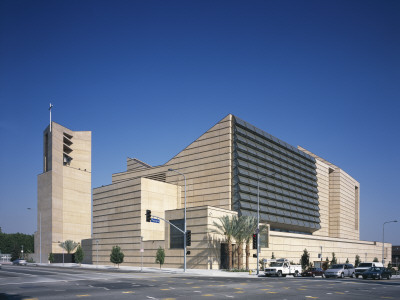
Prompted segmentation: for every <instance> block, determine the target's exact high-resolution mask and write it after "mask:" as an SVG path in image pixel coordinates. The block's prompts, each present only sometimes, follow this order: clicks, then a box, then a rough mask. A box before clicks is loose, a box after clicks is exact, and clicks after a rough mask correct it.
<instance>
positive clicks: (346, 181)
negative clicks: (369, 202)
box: [329, 168, 360, 240]
mask: <svg viewBox="0 0 400 300" xmlns="http://www.w3.org/2000/svg"><path fill="white" fill-rule="evenodd" d="M356 187H357V191H358V192H357V193H359V183H358V182H357V181H355V180H354V179H353V178H351V177H350V176H349V175H348V174H347V173H346V172H344V171H343V170H341V169H339V168H337V169H335V170H333V171H332V172H331V173H330V176H329V188H330V193H329V209H330V224H329V225H330V236H331V237H338V238H344V239H356V240H358V239H359V237H360V233H359V224H358V223H359V219H358V215H359V204H358V205H357V204H356V193H355V190H356ZM357 198H358V199H359V197H357ZM358 201H359V200H358Z"/></svg>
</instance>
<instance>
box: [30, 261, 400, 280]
mask: <svg viewBox="0 0 400 300" xmlns="http://www.w3.org/2000/svg"><path fill="white" fill-rule="evenodd" d="M28 265H36V266H42V267H49V268H51V267H58V268H63V267H64V268H74V269H92V270H95V269H98V270H113V271H117V272H118V271H119V270H120V271H123V272H127V271H134V272H140V271H141V268H140V267H132V266H123V265H120V267H119V268H118V267H116V266H109V265H89V264H82V265H81V266H79V265H78V264H75V263H65V264H62V263H54V264H38V263H28ZM142 272H143V273H164V274H175V275H176V274H179V275H184V274H188V275H196V276H205V277H240V278H257V277H264V272H263V271H261V270H260V275H259V276H257V274H256V270H252V272H251V274H250V273H249V272H227V271H224V270H205V269H186V273H185V272H183V269H174V268H161V269H160V268H149V267H143V270H142ZM291 277H292V276H288V277H287V278H291ZM392 279H400V275H393V276H392Z"/></svg>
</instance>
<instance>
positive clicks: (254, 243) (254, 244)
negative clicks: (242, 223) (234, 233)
mask: <svg viewBox="0 0 400 300" xmlns="http://www.w3.org/2000/svg"><path fill="white" fill-rule="evenodd" d="M253 249H257V233H255V234H253Z"/></svg>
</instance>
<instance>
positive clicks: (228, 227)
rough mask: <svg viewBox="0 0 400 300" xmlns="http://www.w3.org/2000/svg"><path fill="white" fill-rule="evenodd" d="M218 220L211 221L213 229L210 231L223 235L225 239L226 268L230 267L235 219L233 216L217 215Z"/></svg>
mask: <svg viewBox="0 0 400 300" xmlns="http://www.w3.org/2000/svg"><path fill="white" fill-rule="evenodd" d="M218 219H219V222H215V221H214V222H213V225H214V226H215V229H212V230H211V232H214V233H218V234H221V235H224V236H225V241H226V243H227V244H228V269H229V270H231V269H232V240H233V236H234V234H235V221H234V218H233V217H232V218H231V217H229V216H227V215H226V216H222V217H219V218H218Z"/></svg>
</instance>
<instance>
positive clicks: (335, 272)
mask: <svg viewBox="0 0 400 300" xmlns="http://www.w3.org/2000/svg"><path fill="white" fill-rule="evenodd" d="M355 272H356V270H355V269H354V266H353V265H352V264H336V265H332V266H330V268H329V269H328V270H326V271H325V277H326V278H328V277H337V278H344V277H351V278H354V276H355Z"/></svg>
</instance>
